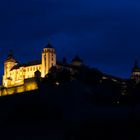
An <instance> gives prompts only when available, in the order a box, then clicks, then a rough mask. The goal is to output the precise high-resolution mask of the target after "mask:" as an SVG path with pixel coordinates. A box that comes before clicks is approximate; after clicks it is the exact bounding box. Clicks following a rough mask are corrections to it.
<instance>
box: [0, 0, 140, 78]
mask: <svg viewBox="0 0 140 140" xmlns="http://www.w3.org/2000/svg"><path fill="white" fill-rule="evenodd" d="M139 9H140V2H139V1H136V0H135V1H134V0H133V1H132V0H115V1H112V0H106V1H104V0H94V1H93V0H76V1H74V0H71V1H69V0H68V1H66V0H59V1H58V0H24V1H23V0H21V1H18V0H12V1H10V0H5V1H1V2H0V18H1V20H0V55H1V61H0V66H1V70H0V71H1V73H2V71H3V70H2V69H3V60H4V58H5V57H6V56H7V55H6V54H7V52H8V50H9V49H13V50H14V52H15V55H16V57H17V58H18V59H19V60H20V61H28V60H32V59H39V58H41V49H42V48H43V47H44V46H45V44H46V43H47V40H48V38H51V40H52V43H53V45H54V47H55V48H56V50H57V56H58V59H61V58H62V57H63V56H67V57H68V59H69V60H71V59H72V57H73V56H74V55H75V54H79V55H80V56H81V57H82V58H83V59H84V61H85V62H86V63H87V64H88V65H92V66H95V67H98V68H99V69H101V70H102V71H104V72H107V73H111V74H113V75H117V76H122V77H128V76H129V74H130V71H131V70H130V69H131V66H132V64H133V60H134V59H135V58H136V57H137V58H138V59H140V54H139V51H140V48H139V46H140V41H139V39H140V26H139V25H140V10H139ZM30 54H34V55H30ZM25 56H26V57H25Z"/></svg>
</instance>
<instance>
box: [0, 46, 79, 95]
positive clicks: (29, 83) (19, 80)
mask: <svg viewBox="0 0 140 140" xmlns="http://www.w3.org/2000/svg"><path fill="white" fill-rule="evenodd" d="M72 64H73V65H81V64H82V60H81V59H79V58H78V57H76V58H74V59H73V61H72ZM52 66H57V67H61V66H62V64H60V63H59V62H56V51H55V49H54V48H53V46H52V45H51V44H50V43H48V44H47V45H46V47H45V48H44V49H43V51H42V59H41V60H38V61H32V62H28V63H24V64H20V63H18V62H17V61H16V59H15V58H14V56H13V54H12V52H10V53H9V55H8V57H7V59H6V60H5V61H4V75H3V81H2V86H1V90H0V95H7V94H14V93H19V92H24V91H30V90H35V89H37V83H36V81H35V77H36V75H40V77H41V78H44V77H45V76H46V75H47V74H48V72H49V69H50V68H51V67H52Z"/></svg>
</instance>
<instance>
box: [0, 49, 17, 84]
mask: <svg viewBox="0 0 140 140" xmlns="http://www.w3.org/2000/svg"><path fill="white" fill-rule="evenodd" d="M15 65H17V61H16V59H15V58H14V56H13V52H12V50H10V52H9V55H8V57H7V58H6V60H5V61H4V75H3V85H4V86H8V82H7V81H9V80H10V78H11V77H10V70H11V69H12V68H13V67H14V66H15Z"/></svg>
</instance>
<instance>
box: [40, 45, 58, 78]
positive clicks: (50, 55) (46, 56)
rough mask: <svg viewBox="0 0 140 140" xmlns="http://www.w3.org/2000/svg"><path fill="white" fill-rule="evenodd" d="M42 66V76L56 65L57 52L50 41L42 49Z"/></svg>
mask: <svg viewBox="0 0 140 140" xmlns="http://www.w3.org/2000/svg"><path fill="white" fill-rule="evenodd" d="M41 63H42V67H41V77H45V76H46V74H48V72H49V69H50V68H51V67H52V66H55V65H56V52H55V49H54V48H53V47H52V45H51V44H50V42H49V43H48V44H47V46H46V47H45V48H44V49H43V51H42V62H41Z"/></svg>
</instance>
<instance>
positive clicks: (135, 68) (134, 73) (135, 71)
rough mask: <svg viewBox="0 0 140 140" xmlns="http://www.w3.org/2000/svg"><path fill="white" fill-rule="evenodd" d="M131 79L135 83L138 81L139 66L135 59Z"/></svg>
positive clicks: (139, 75)
mask: <svg viewBox="0 0 140 140" xmlns="http://www.w3.org/2000/svg"><path fill="white" fill-rule="evenodd" d="M131 79H133V80H135V82H136V83H138V82H140V68H139V66H138V61H137V60H135V62H134V66H133V68H132V75H131Z"/></svg>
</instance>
